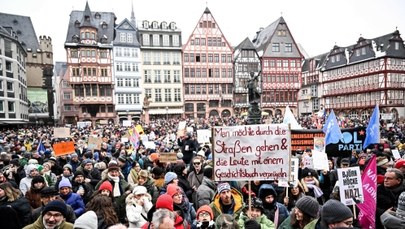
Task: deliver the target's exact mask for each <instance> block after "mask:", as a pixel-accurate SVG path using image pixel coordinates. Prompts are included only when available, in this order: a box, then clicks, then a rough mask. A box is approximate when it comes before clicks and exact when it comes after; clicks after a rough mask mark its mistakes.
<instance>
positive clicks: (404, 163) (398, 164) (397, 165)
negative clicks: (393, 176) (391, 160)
mask: <svg viewBox="0 0 405 229" xmlns="http://www.w3.org/2000/svg"><path fill="white" fill-rule="evenodd" d="M404 166H405V160H404V159H400V160H398V161H397V162H396V163H395V168H396V169H400V168H401V167H404Z"/></svg>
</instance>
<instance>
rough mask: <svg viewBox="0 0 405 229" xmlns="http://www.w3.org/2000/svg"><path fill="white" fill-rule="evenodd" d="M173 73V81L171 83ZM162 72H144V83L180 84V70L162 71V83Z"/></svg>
mask: <svg viewBox="0 0 405 229" xmlns="http://www.w3.org/2000/svg"><path fill="white" fill-rule="evenodd" d="M172 72H173V81H172ZM161 73H162V70H153V75H152V70H149V69H147V70H144V79H145V83H152V79H153V82H154V83H180V82H181V81H180V79H181V77H180V70H163V81H162V74H161Z"/></svg>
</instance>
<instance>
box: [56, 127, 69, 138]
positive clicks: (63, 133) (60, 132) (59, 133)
mask: <svg viewBox="0 0 405 229" xmlns="http://www.w3.org/2000/svg"><path fill="white" fill-rule="evenodd" d="M53 136H54V137H55V138H69V137H70V128H66V127H55V128H54V129H53Z"/></svg>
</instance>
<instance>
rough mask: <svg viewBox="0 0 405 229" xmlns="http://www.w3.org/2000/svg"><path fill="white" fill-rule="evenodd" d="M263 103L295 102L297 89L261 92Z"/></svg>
mask: <svg viewBox="0 0 405 229" xmlns="http://www.w3.org/2000/svg"><path fill="white" fill-rule="evenodd" d="M262 102H263V103H272V102H297V91H277V90H275V91H271V92H263V94H262Z"/></svg>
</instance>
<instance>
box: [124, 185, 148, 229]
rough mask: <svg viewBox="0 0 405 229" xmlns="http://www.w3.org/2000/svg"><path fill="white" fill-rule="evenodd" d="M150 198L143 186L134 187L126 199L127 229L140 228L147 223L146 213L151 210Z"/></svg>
mask: <svg viewBox="0 0 405 229" xmlns="http://www.w3.org/2000/svg"><path fill="white" fill-rule="evenodd" d="M151 201H152V197H151V196H150V195H149V193H148V191H147V190H146V188H145V187H143V186H136V187H135V188H134V190H133V191H132V193H131V194H129V195H128V196H127V198H126V204H127V206H126V212H127V218H128V222H129V227H128V228H131V229H132V228H133V229H135V228H141V227H142V226H143V225H144V224H145V223H146V222H147V220H146V219H147V215H148V211H149V210H150V209H151V208H152V206H153V204H152V202H151Z"/></svg>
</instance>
